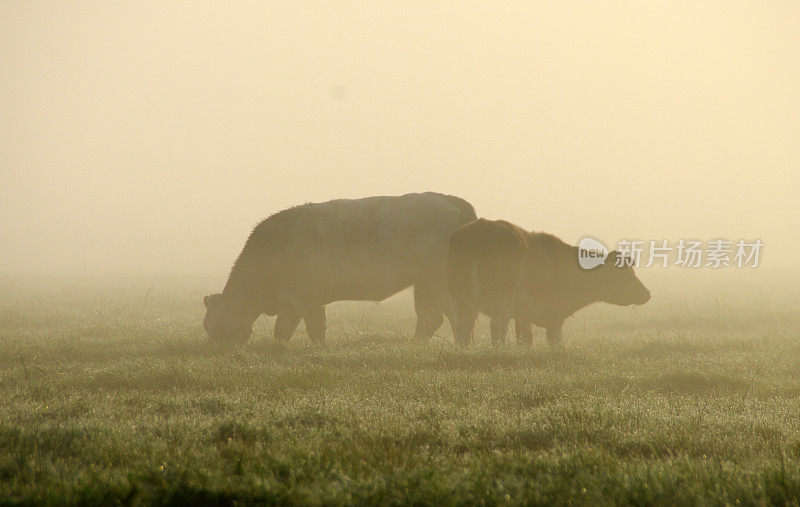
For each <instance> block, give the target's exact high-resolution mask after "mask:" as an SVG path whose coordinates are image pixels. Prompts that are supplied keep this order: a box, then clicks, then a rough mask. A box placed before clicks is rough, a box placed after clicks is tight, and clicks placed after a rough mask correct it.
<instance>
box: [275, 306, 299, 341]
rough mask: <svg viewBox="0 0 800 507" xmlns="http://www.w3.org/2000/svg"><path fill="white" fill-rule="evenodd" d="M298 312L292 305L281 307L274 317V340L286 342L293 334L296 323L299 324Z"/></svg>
mask: <svg viewBox="0 0 800 507" xmlns="http://www.w3.org/2000/svg"><path fill="white" fill-rule="evenodd" d="M301 317H302V315H300V312H298V311H297V310H295V309H294V308H292V307H286V308H282V309H281V311H280V312H278V318H277V319H275V333H274V334H275V341H276V342H280V343H286V342H288V341H289V339H290V338H291V337H292V335H293V334H294V330H295V329H297V325H298V324H300V318H301Z"/></svg>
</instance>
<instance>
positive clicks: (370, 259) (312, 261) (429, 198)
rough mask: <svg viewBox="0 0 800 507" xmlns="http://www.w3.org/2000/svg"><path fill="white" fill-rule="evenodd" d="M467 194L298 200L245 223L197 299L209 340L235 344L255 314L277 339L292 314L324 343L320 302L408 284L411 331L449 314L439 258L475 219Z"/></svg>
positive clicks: (371, 296) (422, 333) (283, 337)
mask: <svg viewBox="0 0 800 507" xmlns="http://www.w3.org/2000/svg"><path fill="white" fill-rule="evenodd" d="M476 218H477V216H476V215H475V210H474V208H473V207H472V205H471V204H469V203H468V202H467V201H465V200H463V199H461V198H459V197H454V196H451V195H444V194H438V193H434V192H426V193H418V194H406V195H401V196H376V197H367V198H364V199H337V200H333V201H328V202H323V203H308V204H304V205H300V206H295V207H293V208H289V209H286V210H283V211H280V212H278V213H276V214H274V215H272V216H270V217H269V218H267V219H265V220H264V221H262V222H261V223H259V224H258V225H257V226H256V227H255V228H254V229H253V231H252V233H251V234H250V236H249V237H248V239H247V242H246V243H245V245H244V248H243V249H242V251H241V253H240V254H239V257H238V258H237V259H236V262H235V263H234V265H233V268H232V269H231V272H230V275H229V276H228V281H227V283H226V284H225V288H224V289H223V291H222V293H220V294H212V295H209V296H206V297H205V298H204V303H205V306H206V315H205V319H204V320H203V327H204V328H205V331H206V334H207V335H208V337H209V339H210V340H212V341H218V342H219V341H223V342H232V343H244V342H246V341H247V340H248V339H249V338H250V335H251V334H252V327H253V323H254V322H255V320H256V319H257V318H258V317H259V316H260V315H261V314H267V315H270V316H273V315H277V319H276V320H275V331H274V338H275V340H276V341H277V342H286V341H288V340H289V339H290V338H291V337H292V335H293V334H294V331H295V329H296V328H297V325H298V324H299V323H300V320H301V319H302V320H303V321H304V322H305V326H306V330H307V332H308V336H309V338H310V339H311V340H312V342H314V343H324V341H325V328H326V313H325V305H326V304H328V303H331V302H333V301H340V300H360V301H382V300H384V299H386V298H388V297H389V296H392V295H393V294H396V293H397V292H400V291H401V290H403V289H406V288H407V287H409V286H412V285H413V286H414V308H415V310H416V314H417V324H416V330H415V332H414V335H415V337H416V338H417V339H427V338H430V337H431V336H432V335H433V333H434V332H435V331H436V330H437V329H438V328H439V326H440V325H441V324H442V322H443V320H444V316H443V315H444V314H448V318H449V317H450V315H451V311H450V302H449V295H448V292H447V272H446V258H447V248H448V244H449V239H450V235H451V234H452V233H453V231H455V230H456V229H458V228H459V227H460V226H462V225H464V224H465V223H467V222H470V221H472V220H475V219H476Z"/></svg>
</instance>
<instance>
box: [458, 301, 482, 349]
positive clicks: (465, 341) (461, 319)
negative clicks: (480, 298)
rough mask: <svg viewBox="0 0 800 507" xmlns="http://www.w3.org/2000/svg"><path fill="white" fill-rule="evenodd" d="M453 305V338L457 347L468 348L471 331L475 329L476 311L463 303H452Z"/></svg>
mask: <svg viewBox="0 0 800 507" xmlns="http://www.w3.org/2000/svg"><path fill="white" fill-rule="evenodd" d="M454 303H455V304H454V305H453V321H454V325H453V337H454V338H455V341H456V345H458V346H459V347H468V346H469V343H470V342H471V341H472V330H473V329H474V328H475V319H476V318H477V317H478V311H477V310H476V309H475V308H473V307H472V305H470V304H469V303H466V302H464V301H460V302H454Z"/></svg>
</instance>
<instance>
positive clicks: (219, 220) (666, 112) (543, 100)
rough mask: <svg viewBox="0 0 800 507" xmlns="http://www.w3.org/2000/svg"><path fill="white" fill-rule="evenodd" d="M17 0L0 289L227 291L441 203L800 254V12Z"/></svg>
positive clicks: (727, 7) (568, 233) (0, 163)
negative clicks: (97, 281) (258, 231)
mask: <svg viewBox="0 0 800 507" xmlns="http://www.w3.org/2000/svg"><path fill="white" fill-rule="evenodd" d="M602 4H603V5H601V3H599V2H569V3H566V4H565V3H562V2H557V3H536V4H535V5H534V4H533V3H532V2H513V3H512V2H503V3H501V4H497V3H490V2H487V3H474V2H447V3H445V2H440V3H434V4H431V3H430V2H398V3H388V2H373V3H364V2H347V3H346V2H330V3H322V2H314V3H307V2H304V3H296V2H286V3H284V2H252V3H242V2H239V3H236V4H235V5H228V4H219V5H214V4H212V3H202V4H201V3H191V4H185V3H166V4H165V3H162V2H130V3H122V2H103V3H97V2H70V3H66V2H58V3H53V2H33V1H25V2H3V3H2V4H1V5H0V62H2V65H0V272H3V273H16V272H128V273H129V272H202V273H222V272H225V271H226V270H227V268H228V267H229V266H230V264H231V263H232V261H233V259H234V258H235V256H236V254H237V253H238V251H239V250H240V249H241V246H242V244H243V243H244V240H245V238H246V236H247V234H248V232H249V230H250V229H251V228H252V226H253V225H254V224H255V223H256V222H258V221H259V220H260V219H262V218H264V217H266V216H268V215H269V214H271V213H274V212H276V211H278V210H281V209H283V208H285V207H288V206H291V205H294V204H299V203H303V202H307V201H311V202H318V201H325V200H328V199H333V198H340V197H361V196H368V195H392V194H402V193H405V192H413V191H424V190H435V191H441V192H446V193H451V194H455V195H459V196H461V197H464V198H465V199H467V200H469V201H470V202H471V203H472V204H473V205H474V206H475V208H476V210H477V212H478V215H481V216H486V217H491V218H506V219H508V220H511V221H513V222H516V223H518V224H520V225H522V226H524V227H527V228H531V229H537V230H545V231H548V232H552V233H555V234H557V235H559V236H560V237H562V238H563V239H564V240H566V241H569V242H576V241H577V240H578V239H579V238H580V237H581V236H582V235H584V234H592V235H594V236H596V237H599V238H603V239H604V240H606V241H607V242H609V243H613V242H614V241H616V240H617V239H620V238H640V239H670V240H678V239H681V238H698V239H702V240H711V239H716V238H718V237H725V238H729V239H740V238H743V239H761V240H762V241H763V242H764V245H765V246H764V252H763V258H762V267H763V268H765V269H769V268H787V267H788V268H792V267H794V265H793V259H794V255H793V254H794V252H796V251H798V250H800V239H798V234H797V231H798V229H799V228H800V213H799V212H800V206H799V205H798V201H797V198H796V192H797V189H798V188H800V175H799V173H800V170H799V169H800V143H798V139H799V138H800V94H799V93H798V89H800V58H798V54H800V30H798V27H800V3H797V2H792V1H785V2H778V1H774V2H768V3H756V2H751V3H744V2H721V1H720V2H613V3H602Z"/></svg>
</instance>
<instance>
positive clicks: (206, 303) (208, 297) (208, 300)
mask: <svg viewBox="0 0 800 507" xmlns="http://www.w3.org/2000/svg"><path fill="white" fill-rule="evenodd" d="M210 301H211V296H206V297H204V298H203V304H204V305H206V308H208V303H209V302H210Z"/></svg>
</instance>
